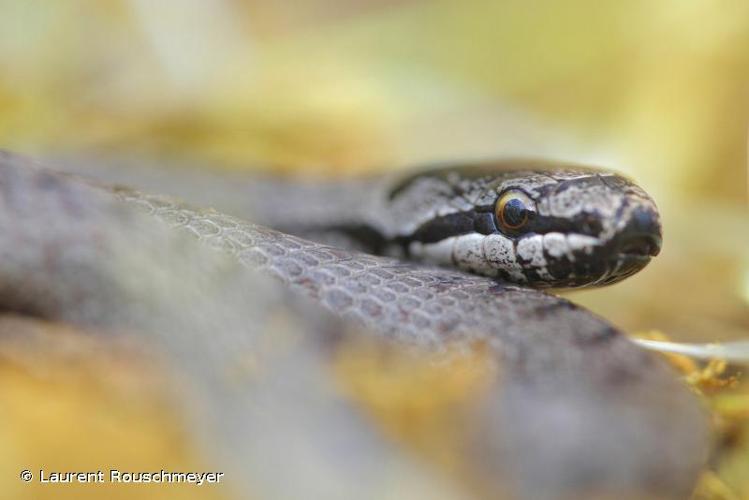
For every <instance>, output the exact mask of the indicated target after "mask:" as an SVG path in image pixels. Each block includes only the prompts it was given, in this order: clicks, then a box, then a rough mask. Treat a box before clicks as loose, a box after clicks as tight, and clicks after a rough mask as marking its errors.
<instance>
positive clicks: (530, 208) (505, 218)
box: [494, 191, 535, 232]
mask: <svg viewBox="0 0 749 500" xmlns="http://www.w3.org/2000/svg"><path fill="white" fill-rule="evenodd" d="M494 213H495V215H496V216H497V220H498V221H499V225H500V226H501V228H502V229H504V230H505V231H510V232H514V231H517V230H519V229H522V228H523V226H525V225H526V224H527V223H528V221H529V220H530V218H531V217H532V216H533V214H534V213H535V207H534V204H533V200H531V199H530V198H528V195H526V194H525V193H523V192H521V191H507V192H506V193H504V194H503V195H502V196H501V197H500V198H499V200H498V201H497V206H496V208H495V210H494Z"/></svg>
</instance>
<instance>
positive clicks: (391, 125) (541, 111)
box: [0, 0, 749, 498]
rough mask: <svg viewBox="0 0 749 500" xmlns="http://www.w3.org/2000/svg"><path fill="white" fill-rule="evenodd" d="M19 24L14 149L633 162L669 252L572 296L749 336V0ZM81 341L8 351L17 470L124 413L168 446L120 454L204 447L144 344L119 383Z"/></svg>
mask: <svg viewBox="0 0 749 500" xmlns="http://www.w3.org/2000/svg"><path fill="white" fill-rule="evenodd" d="M0 33H2V34H0V147H2V148H4V149H9V150H13V151H17V152H21V153H26V154H31V155H37V156H48V157H49V156H52V157H54V156H65V157H76V156H80V157H104V158H106V157H114V158H121V157H135V158H148V159H150V160H164V162H168V163H169V164H172V165H174V164H179V163H180V162H186V163H187V162H189V163H191V164H200V165H204V166H206V168H215V169H233V170H236V169H247V170H260V169H262V170H264V171H271V172H274V173H279V174H285V175H286V174H298V173H303V174H305V175H319V176H327V177H331V176H352V175H360V174H363V173H371V172H379V171H383V170H392V169H402V168H407V167H408V166H410V165H413V164H419V163H423V162H429V161H435V160H438V161H445V160H458V161H464V160H466V159H471V158H487V157H500V156H508V155H510V156H518V155H530V156H543V157H551V158H560V159H565V160H573V161H580V162H586V163H592V164H597V165H602V166H605V167H609V168H614V169H617V170H620V171H622V172H624V173H627V174H629V175H631V176H633V177H634V178H636V179H637V180H638V181H639V183H640V184H641V185H642V186H643V187H644V188H645V189H646V190H647V191H649V192H650V193H651V194H652V195H653V197H654V198H655V200H656V201H657V203H658V204H659V207H660V209H661V212H662V215H663V224H664V232H665V235H664V236H665V240H664V249H663V252H662V254H661V255H660V256H659V257H658V258H657V259H655V260H654V262H653V263H652V264H651V265H650V266H649V267H648V268H647V269H645V270H644V271H643V272H641V273H639V274H638V275H636V276H635V277H634V278H632V279H630V280H627V281H626V282H624V283H621V284H619V285H616V286H614V287H611V288H608V289H602V290H592V291H581V292H575V293H572V294H569V295H570V298H571V299H572V300H574V301H576V302H579V303H582V304H583V305H585V306H587V307H589V308H591V309H592V310H593V311H595V312H597V313H599V314H601V315H602V316H604V317H606V318H608V319H610V320H611V321H612V322H614V323H615V324H616V325H618V326H620V327H622V328H624V329H626V330H627V331H629V332H631V333H633V334H640V335H649V336H665V337H666V338H669V339H671V340H674V341H689V342H717V341H728V340H735V339H740V338H742V337H747V336H749V217H748V211H747V210H748V205H747V183H748V180H747V124H748V123H749V120H748V119H749V4H747V3H746V2H741V1H725V2H720V3H717V2H709V1H694V2H683V1H679V0H663V1H660V2H655V3H654V2H649V1H644V0H631V1H628V2H601V1H596V0H572V1H570V0H565V1H562V0H548V1H543V2H525V1H520V0H503V1H489V0H467V1H464V2H452V1H447V0H444V1H421V0H412V1H408V0H353V1H345V2H344V1H341V0H306V1H304V2H293V3H291V2H268V1H265V2H261V1H256V0H245V1H241V0H161V1H158V2H154V1H148V0H106V1H103V0H64V1H58V2H44V3H40V2H28V1H23V0H0ZM153 163H154V164H159V161H154V162H153ZM175 175H178V173H175ZM89 348H91V349H94V350H95V349H98V347H96V348H93V347H90V346H89V347H84V348H83V349H84V351H85V349H89ZM86 352H88V351H86ZM92 352H93V351H92ZM68 354H70V353H68ZM40 356H42V355H40ZM50 356H52V354H50ZM54 356H57V355H54ZM73 356H74V358H75V359H76V361H75V362H69V361H65V360H63V361H60V366H61V367H60V370H62V372H61V373H63V374H65V376H58V375H57V372H54V373H55V374H54V375H46V376H40V375H39V374H35V373H32V374H29V373H26V372H24V370H22V369H19V368H18V366H16V365H12V366H11V365H9V363H7V362H6V363H3V362H2V360H3V358H2V357H0V387H2V389H1V391H2V394H3V397H4V399H6V400H7V402H8V404H9V405H10V406H12V407H13V408H14V411H12V412H5V411H3V412H0V435H4V434H8V440H7V441H4V443H9V444H8V445H5V446H6V448H5V451H4V452H3V456H2V457H0V464H3V467H4V468H5V465H6V464H7V465H9V466H11V465H12V467H11V469H15V468H16V466H15V464H17V463H20V462H22V461H23V458H22V457H23V456H26V455H28V454H30V453H33V451H30V450H33V449H34V446H37V447H39V446H42V444H40V443H49V442H55V443H58V445H57V446H58V452H59V453H60V454H65V453H67V451H65V450H68V451H69V450H72V451H70V453H75V452H76V450H78V451H79V452H80V450H87V451H86V453H87V454H91V455H94V456H108V455H107V454H108V453H111V452H112V451H111V450H112V446H110V445H111V444H112V443H117V442H120V441H122V439H123V436H122V432H121V430H122V429H123V428H127V429H130V430H131V431H132V432H133V433H134V435H137V436H138V439H139V440H141V441H142V446H141V447H140V448H139V449H140V450H141V451H144V452H143V453H138V452H136V451H132V452H131V455H127V454H128V453H129V452H128V451H127V450H125V451H122V450H120V451H119V452H118V453H120V454H122V453H124V454H125V455H126V456H118V460H120V461H125V462H128V461H130V462H132V463H136V464H138V463H141V462H139V461H143V460H145V462H142V463H147V464H162V463H165V461H170V460H171V461H177V462H179V463H182V462H180V461H187V462H189V461H190V460H193V459H195V458H194V457H191V455H190V453H191V452H190V451H189V449H188V448H189V446H187V445H184V444H183V443H182V442H181V440H180V438H179V433H178V431H176V430H174V429H173V427H174V426H175V425H176V424H173V423H170V422H172V419H171V417H169V416H168V415H165V412H164V409H163V408H161V407H160V406H159V405H158V404H155V403H154V398H153V397H150V396H148V393H147V391H139V390H132V391H133V392H134V393H135V394H141V393H143V395H141V396H137V397H136V396H133V394H130V393H128V394H130V395H128V396H127V397H125V396H123V395H122V394H123V393H122V391H126V392H127V391H130V390H131V389H127V388H125V389H123V386H122V384H124V386H126V387H131V386H130V385H129V384H136V387H140V385H138V384H140V383H141V382H137V380H136V381H133V380H131V378H132V377H135V378H136V379H138V377H143V375H142V374H141V373H139V374H138V375H137V376H136V375H135V374H134V371H133V370H135V369H134V368H133V367H132V366H131V365H130V364H128V363H129V362H126V361H123V360H122V359H121V358H122V356H119V357H117V359H118V360H119V362H118V363H119V364H117V366H118V370H120V369H122V370H124V372H123V375H122V377H119V378H117V379H116V381H115V382H113V381H112V379H111V377H109V378H104V379H102V378H101V376H100V375H101V373H102V371H101V370H104V371H107V372H109V371H110V368H107V366H109V365H107V362H105V361H104V362H103V361H101V359H98V360H97V361H96V362H95V363H96V365H97V366H98V368H97V366H89V364H91V363H92V361H91V360H90V359H89V356H84V355H81V356H80V359H79V358H76V357H75V356H76V355H73ZM55 359H57V358H55ZM65 359H67V358H65ZM58 361H59V360H58ZM102 363H104V365H103V366H104V368H102V367H101V366H99V365H101V364H102ZM53 365H54V363H53ZM695 369H698V367H697V368H695ZM135 371H137V370H135ZM118 373H119V372H118ZM724 374H727V375H726V376H729V375H731V376H732V375H736V372H735V369H733V368H731V367H728V368H727V369H726V372H725V373H724ZM718 376H721V374H720V373H719V374H718ZM732 380H733V379H732ZM61 384H62V385H61ZM102 384H103V385H102ZM112 384H114V385H112ZM118 384H119V385H118ZM715 385H716V387H717V386H719V387H717V388H714V390H711V391H708V392H709V393H706V395H707V396H709V399H708V402H709V404H711V405H712V406H713V408H714V409H716V422H717V424H718V426H719V428H720V429H722V434H721V439H722V440H723V441H721V443H722V445H724V446H723V447H722V448H720V450H722V451H721V453H719V454H718V455H717V458H716V459H715V460H714V461H713V466H714V469H715V470H714V471H713V474H714V475H713V476H711V479H710V481H712V483H711V484H713V487H714V488H718V489H720V490H721V491H722V492H723V493H722V494H723V495H725V496H724V497H725V498H734V497H731V496H729V495H735V498H740V497H741V496H742V495H749V444H747V443H744V438H745V436H744V434H745V427H746V425H745V422H746V421H747V419H749V391H747V389H746V387H745V386H744V385H743V384H742V379H741V377H740V376H739V377H738V379H736V380H733V381H732V382H731V383H725V384H720V383H716V384H715ZM92 387H96V388H97V389H96V390H92V389H91V388H92ZM123 398H124V399H123ZM139 398H140V399H139ZM133 400H135V401H140V403H138V404H136V405H135V406H132V403H131V402H132V401H133ZM123 401H126V402H127V403H126V406H127V407H128V411H123V409H122V408H121V407H120V406H122V404H124V403H122V402H123ZM121 403H122V404H121ZM118 405H119V406H118ZM61 415H66V417H61ZM32 417H33V418H32ZM674 418H678V416H674ZM80 421H84V422H86V425H87V426H89V427H88V428H89V429H90V432H87V433H86V436H85V437H81V436H77V437H76V438H75V439H71V440H70V441H69V442H66V441H65V440H64V434H65V433H64V429H66V428H67V426H68V425H69V424H70V422H80ZM29 422H32V423H31V424H30V423H29ZM157 422H161V424H157ZM29 426H33V429H34V432H35V433H36V436H35V437H34V438H33V439H31V438H30V437H29V436H28V432H25V431H23V429H26V430H27V431H28V430H30V429H31V428H30V427H29ZM19 429H20V430H21V431H19ZM133 429H136V431H133ZM164 429H169V431H168V432H166V431H165V430H164ZM39 433H41V435H40V434H39ZM45 433H49V435H48V436H46V438H45ZM45 439H46V440H45ZM81 440H84V441H85V443H84V444H83V445H81V444H80V443H81ZM65 456H67V455H65ZM12 477H13V480H12V481H11V482H10V483H11V484H12V486H13V488H15V489H16V490H15V492H16V493H17V494H18V495H23V494H28V491H30V490H29V489H25V490H21V489H18V488H19V485H18V484H16V483H17V481H16V480H15V476H12ZM716 484H717V485H718V486H715V485H716ZM67 491H69V492H74V491H76V490H73V489H71V490H67ZM112 491H113V495H118V494H124V493H123V490H122V489H120V490H116V491H115V490H112ZM174 491H176V493H175V492H174ZM716 491H717V490H716ZM24 492H26V493H24ZM171 492H172V493H174V494H175V495H179V494H182V493H184V494H192V493H190V492H182V493H179V491H177V490H172V491H171ZM38 493H39V492H38V491H37V492H36V493H35V494H38ZM80 493H81V491H77V493H76V494H80ZM132 493H133V490H129V493H128V494H132ZM71 494H72V493H71ZM201 494H205V492H204V491H203V492H201ZM219 494H220V493H217V495H219Z"/></svg>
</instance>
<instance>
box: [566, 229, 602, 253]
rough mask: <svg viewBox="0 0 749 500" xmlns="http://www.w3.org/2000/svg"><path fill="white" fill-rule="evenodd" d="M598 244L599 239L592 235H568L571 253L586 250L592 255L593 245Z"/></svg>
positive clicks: (568, 246)
mask: <svg viewBox="0 0 749 500" xmlns="http://www.w3.org/2000/svg"><path fill="white" fill-rule="evenodd" d="M597 244H598V239H596V238H594V237H592V236H585V235H582V234H569V235H567V248H569V251H570V253H572V252H579V251H581V250H582V251H584V252H585V253H586V254H588V255H590V254H591V253H593V247H595V246H596V245H597Z"/></svg>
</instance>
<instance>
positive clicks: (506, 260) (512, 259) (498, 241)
mask: <svg viewBox="0 0 749 500" xmlns="http://www.w3.org/2000/svg"><path fill="white" fill-rule="evenodd" d="M483 244H484V255H485V256H486V260H487V262H488V263H489V265H491V266H492V267H494V268H496V269H504V270H505V271H507V273H509V275H510V277H511V278H512V279H513V280H515V281H517V282H519V283H522V282H524V281H526V279H525V275H524V274H523V268H522V266H521V265H520V264H519V263H518V261H517V257H516V256H515V247H514V245H513V243H512V240H510V239H509V238H505V237H504V236H501V235H499V234H490V235H487V236H485V237H484V240H483Z"/></svg>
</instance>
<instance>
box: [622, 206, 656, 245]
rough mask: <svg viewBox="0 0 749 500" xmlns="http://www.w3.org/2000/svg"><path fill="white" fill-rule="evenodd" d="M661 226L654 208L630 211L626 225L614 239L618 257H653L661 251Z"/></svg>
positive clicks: (638, 208)
mask: <svg viewBox="0 0 749 500" xmlns="http://www.w3.org/2000/svg"><path fill="white" fill-rule="evenodd" d="M661 241H662V239H661V224H660V218H659V217H658V212H657V211H656V210H655V208H651V207H645V206H640V207H637V208H635V209H634V210H632V212H631V213H630V216H629V218H628V220H627V223H626V225H625V226H624V228H623V229H622V230H621V231H620V233H619V236H618V237H617V238H616V239H615V251H616V253H617V254H619V255H630V256H641V257H654V256H656V255H658V254H659V253H660V251H661Z"/></svg>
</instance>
